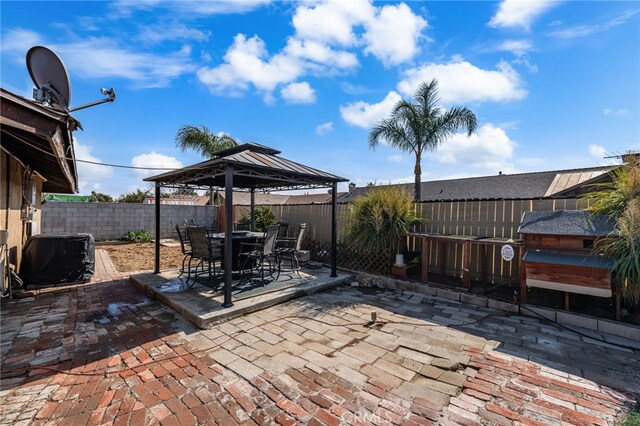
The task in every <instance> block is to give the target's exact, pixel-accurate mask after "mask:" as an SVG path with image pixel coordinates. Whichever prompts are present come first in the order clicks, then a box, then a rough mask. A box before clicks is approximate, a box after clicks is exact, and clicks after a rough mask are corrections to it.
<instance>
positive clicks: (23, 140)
mask: <svg viewBox="0 0 640 426" xmlns="http://www.w3.org/2000/svg"><path fill="white" fill-rule="evenodd" d="M5 131H6V130H5ZM6 132H7V133H8V134H10V135H11V136H12V137H14V138H16V139H18V140H20V142H22V143H24V144H26V145H27V146H29V147H31V148H33V149H35V150H37V151H40V152H42V153H44V154H47V155H49V156H51V157H54V158H57V159H60V160H67V161H77V162H79V163H87V164H94V165H97V166H105V167H116V168H121V169H135V170H163V171H167V172H172V171H175V170H178V169H172V168H170V167H137V166H125V165H122V164H112V163H102V162H99V161H90V160H80V159H79V158H72V157H65V156H60V155H56V154H54V153H52V152H49V151H47V150H46V149H42V148H40V147H39V146H37V145H33V144H32V143H31V142H29V141H27V140H25V139H24V138H22V137H21V136H19V135H16V134H15V133H12V132H9V131H6ZM201 168H203V167H191V168H190V169H192V170H198V169H201ZM185 169H187V168H185Z"/></svg>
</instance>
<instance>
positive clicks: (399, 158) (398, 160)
mask: <svg viewBox="0 0 640 426" xmlns="http://www.w3.org/2000/svg"><path fill="white" fill-rule="evenodd" d="M403 158H404V157H403V156H402V155H400V154H394V155H390V156H388V157H387V160H389V161H391V162H392V163H401V162H402V160H403Z"/></svg>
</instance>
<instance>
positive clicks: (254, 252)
mask: <svg viewBox="0 0 640 426" xmlns="http://www.w3.org/2000/svg"><path fill="white" fill-rule="evenodd" d="M279 229H280V226H279V225H270V226H267V232H266V234H265V237H264V240H263V241H262V242H259V243H241V244H240V254H238V257H239V258H241V259H243V260H242V263H241V267H240V270H241V273H242V275H241V278H240V281H243V280H244V278H245V271H247V269H248V270H249V277H251V276H252V275H253V271H254V270H255V271H257V272H260V277H261V279H262V281H264V271H265V269H268V270H269V276H272V275H273V266H275V260H276V257H275V252H274V249H275V246H276V238H277V236H278V230H279ZM247 248H249V250H247ZM245 250H246V251H245ZM271 259H273V260H274V263H273V264H272V263H271ZM267 265H268V268H267ZM247 266H249V268H247Z"/></svg>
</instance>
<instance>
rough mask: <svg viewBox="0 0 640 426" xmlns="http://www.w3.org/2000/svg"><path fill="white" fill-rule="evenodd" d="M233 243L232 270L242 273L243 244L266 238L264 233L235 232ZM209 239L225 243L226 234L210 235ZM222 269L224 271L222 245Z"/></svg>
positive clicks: (233, 233)
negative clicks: (240, 258) (241, 252)
mask: <svg viewBox="0 0 640 426" xmlns="http://www.w3.org/2000/svg"><path fill="white" fill-rule="evenodd" d="M231 237H232V241H231V253H232V254H231V270H232V271H240V266H241V265H240V260H239V257H240V256H239V255H240V249H241V245H242V243H255V242H257V241H258V240H259V239H260V238H264V233H263V232H250V231H233V232H232V235H231ZM209 238H210V239H212V240H216V241H221V242H224V239H225V234H224V232H214V233H210V234H209ZM222 269H224V244H222Z"/></svg>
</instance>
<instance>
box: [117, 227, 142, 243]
mask: <svg viewBox="0 0 640 426" xmlns="http://www.w3.org/2000/svg"><path fill="white" fill-rule="evenodd" d="M122 239H123V240H125V241H132V242H136V243H144V242H147V241H149V233H148V232H147V231H145V230H144V229H138V230H133V231H127V233H126V234H124V236H123V237H122Z"/></svg>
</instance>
